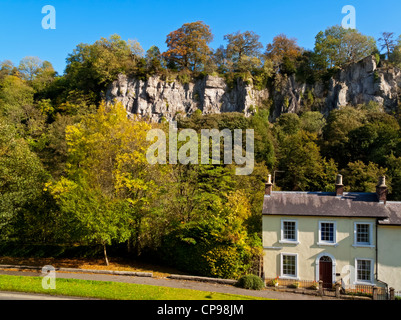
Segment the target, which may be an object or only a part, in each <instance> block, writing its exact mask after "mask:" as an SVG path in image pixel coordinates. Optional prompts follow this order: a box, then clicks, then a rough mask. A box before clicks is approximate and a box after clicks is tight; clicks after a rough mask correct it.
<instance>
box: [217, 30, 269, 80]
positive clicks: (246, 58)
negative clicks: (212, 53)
mask: <svg viewBox="0 0 401 320" xmlns="http://www.w3.org/2000/svg"><path fill="white" fill-rule="evenodd" d="M259 38H260V36H259V35H257V34H256V33H254V32H253V31H245V32H243V33H241V32H240V31H238V32H236V33H231V34H226V35H225V36H224V40H226V41H228V43H227V48H226V56H227V58H228V59H229V60H230V61H231V64H232V67H233V69H234V71H236V70H238V71H242V72H243V71H245V70H252V69H255V68H257V67H260V64H261V61H260V59H259V57H260V55H261V52H260V50H261V49H262V48H263V45H262V43H261V42H259Z"/></svg>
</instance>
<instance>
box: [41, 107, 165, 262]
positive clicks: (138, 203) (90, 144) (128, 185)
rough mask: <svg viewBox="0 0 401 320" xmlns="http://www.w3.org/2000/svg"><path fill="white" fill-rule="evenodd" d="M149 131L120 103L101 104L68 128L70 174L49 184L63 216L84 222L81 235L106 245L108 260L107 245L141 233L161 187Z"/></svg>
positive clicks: (68, 171)
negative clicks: (150, 157)
mask: <svg viewBox="0 0 401 320" xmlns="http://www.w3.org/2000/svg"><path fill="white" fill-rule="evenodd" d="M149 129H150V126H149V125H148V124H146V123H145V122H141V121H133V120H130V119H128V118H127V115H126V111H125V109H124V107H123V106H122V105H121V104H116V105H110V106H106V105H104V104H102V105H100V107H99V109H98V111H97V112H96V113H95V114H93V115H88V116H86V117H84V118H83V120H82V121H81V122H80V123H79V124H76V125H73V126H69V127H67V129H66V140H67V146H68V153H69V159H68V163H67V175H66V177H61V179H60V180H59V181H57V182H53V183H50V184H49V185H48V188H49V190H51V193H52V194H53V196H54V197H55V199H56V200H57V201H58V203H59V204H60V207H61V209H62V210H63V211H64V212H65V214H67V215H73V216H74V217H75V218H76V220H77V221H79V222H80V225H81V229H82V239H83V240H86V241H87V242H90V243H95V244H98V245H101V246H102V247H103V249H104V256H105V261H106V264H108V258H107V253H106V245H110V244H111V243H112V242H124V241H127V240H128V239H130V238H131V237H132V236H135V237H136V236H138V235H137V234H135V232H138V230H141V228H138V227H137V224H139V226H140V227H141V226H142V225H141V219H142V218H143V216H144V215H145V214H146V213H148V212H149V211H148V210H147V206H148V205H149V201H150V199H151V197H152V195H154V191H155V190H157V188H158V187H157V184H156V183H155V182H154V181H153V179H152V178H151V177H150V174H149V172H152V168H150V167H149V165H148V163H147V161H146V157H145V150H146V147H147V142H146V132H147V130H149ZM157 176H160V173H159V172H158V174H154V175H153V177H157ZM159 184H161V183H159Z"/></svg>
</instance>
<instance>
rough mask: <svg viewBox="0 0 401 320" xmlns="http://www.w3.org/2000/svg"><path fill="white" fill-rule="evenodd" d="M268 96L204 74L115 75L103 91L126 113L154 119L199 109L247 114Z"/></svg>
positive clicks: (241, 83)
mask: <svg viewBox="0 0 401 320" xmlns="http://www.w3.org/2000/svg"><path fill="white" fill-rule="evenodd" d="M268 98H269V92H268V90H267V89H266V90H261V91H258V90H254V89H253V88H252V86H251V85H249V84H246V83H245V82H243V81H241V80H238V81H237V82H236V83H235V86H234V88H231V89H230V88H229V87H228V85H227V84H226V82H225V81H224V79H222V78H220V77H216V76H206V77H205V78H203V79H201V80H196V81H194V82H189V83H185V84H182V83H180V82H178V81H174V82H168V81H163V80H161V79H160V78H159V77H157V76H156V77H150V78H149V79H148V80H147V81H142V80H138V79H135V78H128V77H126V76H125V75H119V77H118V79H117V80H116V81H114V82H113V83H112V85H111V86H110V87H109V89H108V90H107V93H106V100H107V101H109V102H110V101H120V102H122V103H123V104H124V106H125V107H126V109H127V112H128V113H130V114H138V115H141V116H147V117H149V118H150V119H152V120H154V121H158V120H160V119H161V118H162V117H164V118H166V119H167V120H171V119H174V118H175V117H176V116H177V115H178V114H182V115H186V114H191V113H193V112H195V110H197V109H199V110H201V111H202V113H203V114H210V113H221V112H241V113H244V114H245V115H247V116H248V115H249V114H250V113H251V112H252V110H253V108H254V106H256V105H260V103H262V100H267V99H268Z"/></svg>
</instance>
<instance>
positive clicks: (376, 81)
mask: <svg viewBox="0 0 401 320" xmlns="http://www.w3.org/2000/svg"><path fill="white" fill-rule="evenodd" d="M400 87H401V71H400V70H398V69H394V68H392V69H388V68H384V67H381V68H378V67H377V63H376V60H375V58H374V57H373V56H369V57H366V58H365V59H363V60H361V61H359V62H358V63H355V64H351V65H349V66H346V67H344V68H342V69H340V70H339V72H338V73H337V74H336V75H335V76H333V77H332V78H331V79H330V80H329V81H328V82H326V83H321V82H318V83H315V84H313V85H310V84H305V83H300V82H298V81H296V77H295V75H292V76H288V77H287V76H285V77H283V78H282V79H281V82H280V84H279V85H276V86H273V87H272V88H270V89H264V90H256V89H254V88H253V86H252V84H249V83H247V82H245V81H242V80H240V79H238V80H237V81H236V82H235V83H234V86H231V87H229V86H228V84H227V83H226V82H225V81H224V79H223V78H220V77H218V76H210V75H209V76H206V77H204V78H203V79H199V80H193V81H192V82H188V83H180V82H179V81H164V80H161V78H160V77H158V76H153V77H150V78H149V79H148V80H147V81H142V80H139V79H136V78H128V77H127V76H125V75H119V77H118V79H117V80H115V81H114V82H113V83H112V84H111V85H110V86H109V87H108V90H107V92H106V100H107V101H109V102H110V101H115V100H116V101H121V102H122V103H123V104H124V106H125V107H126V109H127V112H128V113H129V114H138V115H141V116H146V117H149V118H150V119H152V120H153V121H160V120H161V119H162V118H165V119H167V120H171V119H174V118H175V117H176V116H177V115H179V114H181V115H184V116H185V115H188V114H192V113H193V112H195V111H196V110H198V109H199V110H200V111H201V112H202V113H203V114H213V113H222V112H241V113H243V114H244V115H245V116H249V115H250V114H251V113H252V112H254V110H256V108H257V107H260V106H266V105H268V106H269V108H270V116H271V120H274V119H275V118H277V117H278V116H280V114H282V113H285V112H294V113H299V112H301V111H303V110H307V109H308V108H309V109H311V108H312V109H314V110H320V111H321V112H322V113H323V114H326V115H327V114H328V112H329V111H330V110H333V109H336V108H340V107H342V106H345V105H357V104H362V103H368V102H369V101H375V102H377V103H379V104H380V105H382V106H383V107H384V109H385V110H386V111H388V112H390V111H393V110H395V108H396V107H397V106H398V103H399V102H400V94H401V89H400Z"/></svg>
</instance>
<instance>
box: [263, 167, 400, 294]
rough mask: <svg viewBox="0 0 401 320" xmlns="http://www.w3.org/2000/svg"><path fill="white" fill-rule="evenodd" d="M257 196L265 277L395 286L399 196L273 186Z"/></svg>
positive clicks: (339, 187)
mask: <svg viewBox="0 0 401 320" xmlns="http://www.w3.org/2000/svg"><path fill="white" fill-rule="evenodd" d="M272 187H273V184H272V183H271V177H270V176H269V180H268V182H267V183H266V192H265V196H264V202H263V211H262V215H263V217H262V221H263V250H264V261H263V272H264V276H265V278H276V277H278V278H279V279H289V280H297V281H301V280H306V281H308V280H309V281H320V280H321V281H323V286H324V287H326V288H328V287H332V286H333V284H334V283H335V282H337V281H341V283H342V285H343V286H356V285H376V286H382V287H383V286H388V287H393V288H394V289H395V290H396V291H401V202H393V201H387V199H386V198H387V186H386V183H385V178H384V177H381V178H380V179H379V183H378V185H377V187H376V193H359V192H344V185H343V183H342V176H341V175H338V176H337V180H336V191H335V192H284V191H273V190H272Z"/></svg>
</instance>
